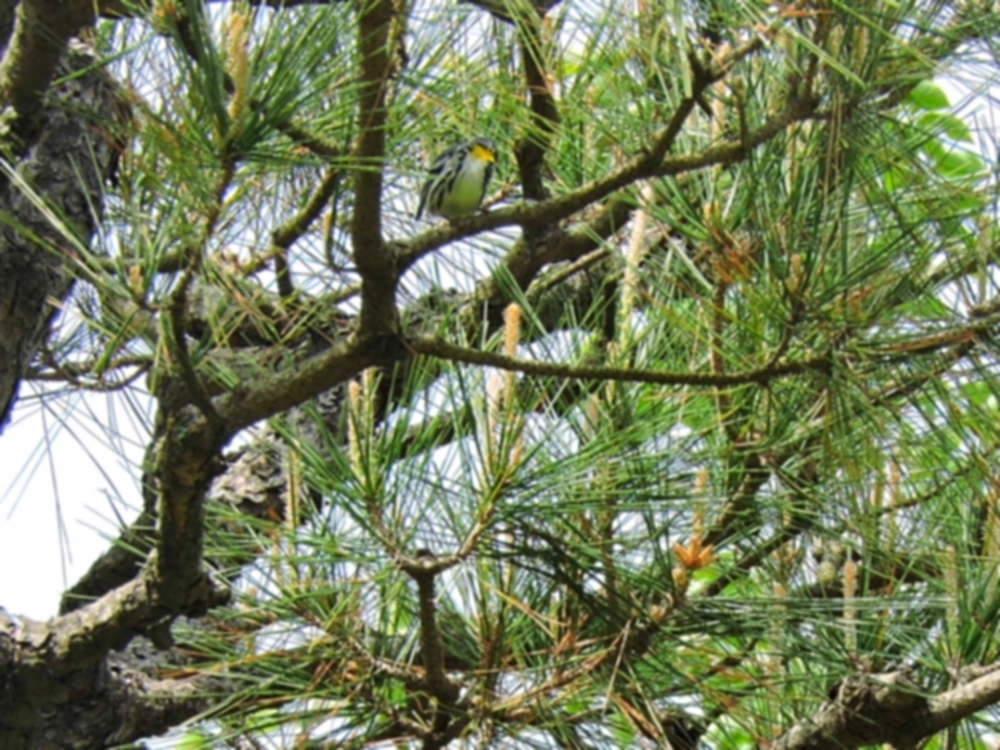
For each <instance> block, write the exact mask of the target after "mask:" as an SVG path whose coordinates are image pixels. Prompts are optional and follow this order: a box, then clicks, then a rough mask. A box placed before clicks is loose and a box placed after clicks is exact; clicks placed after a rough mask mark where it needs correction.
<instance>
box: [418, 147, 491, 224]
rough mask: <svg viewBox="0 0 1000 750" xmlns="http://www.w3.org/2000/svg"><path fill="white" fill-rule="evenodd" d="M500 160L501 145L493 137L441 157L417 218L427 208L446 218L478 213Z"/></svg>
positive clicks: (422, 195)
mask: <svg viewBox="0 0 1000 750" xmlns="http://www.w3.org/2000/svg"><path fill="white" fill-rule="evenodd" d="M496 160H497V145H496V144H495V143H494V142H493V141H492V140H491V139H489V138H473V139H472V140H471V141H466V142H465V143H459V144H458V145H456V146H452V147H451V148H450V149H448V150H447V151H445V152H444V153H443V154H441V155H440V156H438V157H437V158H436V159H435V160H434V161H433V162H432V163H431V166H430V169H429V170H428V172H429V173H430V177H429V178H428V179H427V182H425V183H424V187H423V189H422V190H421V191H420V207H419V208H418V209H417V218H418V219H419V218H420V217H421V216H422V215H423V213H424V209H426V210H427V213H429V214H433V215H435V216H443V217H444V218H446V219H457V218H459V217H462V216H469V215H470V214H474V213H475V212H476V211H477V210H478V209H479V204H480V203H482V202H483V196H485V195H486V186H487V185H489V183H490V178H491V177H492V176H493V166H494V164H495V163H496Z"/></svg>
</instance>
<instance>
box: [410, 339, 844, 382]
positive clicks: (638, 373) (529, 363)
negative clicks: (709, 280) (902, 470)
mask: <svg viewBox="0 0 1000 750" xmlns="http://www.w3.org/2000/svg"><path fill="white" fill-rule="evenodd" d="M407 345H408V346H409V348H410V349H412V350H413V351H415V352H417V353H418V354H426V355H429V356H432V357H440V358H442V359H447V360H451V361H453V362H464V363H466V364H471V365H485V366H488V367H497V368H499V369H501V370H513V371H515V372H523V373H525V374H526V375H544V376H554V377H560V378H576V379H581V380H614V381H618V382H624V383H656V384H659V385H686V386H692V387H708V388H712V387H715V388H724V387H728V386H734V385H745V384H748V383H767V382H769V381H771V380H775V379H777V378H782V377H787V376H789V375H795V374H798V373H802V372H807V371H809V370H817V371H824V370H827V369H829V367H830V364H831V361H830V357H829V355H819V356H815V357H810V358H808V359H803V360H793V361H788V362H782V363H779V364H776V365H774V366H772V367H769V368H763V367H760V368H756V369H753V370H744V371H742V372H733V373H726V374H723V375H714V374H712V373H697V372H671V371H657V370H634V369H630V368H618V367H582V366H573V365H565V364H560V363H558V362H538V361H534V360H527V359H521V358H518V357H508V356H505V355H502V354H494V353H491V352H483V351H479V350H477V349H468V348H465V347H461V346H455V345H454V344H449V343H447V342H445V341H441V340H440V339H433V338H410V339H407Z"/></svg>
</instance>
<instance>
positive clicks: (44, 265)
mask: <svg viewBox="0 0 1000 750" xmlns="http://www.w3.org/2000/svg"><path fill="white" fill-rule="evenodd" d="M92 63H93V58H91V57H90V56H89V55H87V54H86V52H85V51H83V50H82V49H73V50H70V51H69V52H68V53H67V55H66V57H65V58H64V59H63V61H62V63H60V70H59V73H60V74H63V75H65V74H68V73H70V72H72V71H75V70H82V69H84V68H86V67H87V66H89V65H91V64H92ZM48 103H49V106H48V107H47V109H46V111H45V125H44V127H43V128H42V129H41V131H40V133H39V135H38V139H37V141H36V142H35V143H34V145H33V146H31V147H30V148H29V149H28V150H27V152H26V153H25V155H24V157H23V158H22V159H20V160H19V161H18V162H17V163H16V168H17V173H18V175H19V176H20V177H21V178H22V179H23V184H21V183H20V181H11V180H9V179H5V180H2V181H0V185H2V189H0V205H2V206H3V207H4V216H5V220H4V222H3V226H2V228H0V431H2V429H3V427H4V425H5V424H6V422H7V420H8V419H9V418H10V413H11V410H12V409H13V406H14V402H15V400H16V398H17V393H18V385H19V383H20V380H21V379H22V378H23V377H24V375H25V372H26V371H27V369H28V366H29V365H30V364H31V361H32V359H33V358H34V356H35V354H36V353H37V352H38V350H39V347H40V346H41V345H42V344H43V343H44V341H45V339H46V337H47V335H48V332H49V329H50V327H51V324H52V322H53V319H54V318H55V317H56V314H57V312H58V303H59V302H61V301H62V300H64V299H66V297H67V296H68V294H69V292H70V290H71V289H72V285H73V274H72V272H71V271H70V267H71V266H72V264H73V255H74V249H73V239H72V238H70V237H67V236H65V235H64V234H62V233H60V232H59V231H58V230H57V229H56V228H55V227H53V225H52V221H51V219H50V218H47V217H46V216H45V215H44V214H43V213H42V212H41V211H39V209H38V208H37V206H36V202H35V201H36V197H37V198H38V199H41V200H42V201H44V202H45V204H46V205H47V206H48V207H50V208H51V209H53V211H54V213H55V214H56V215H57V216H59V217H61V219H62V220H63V222H64V224H65V227H66V228H67V229H68V230H69V231H70V232H72V235H73V237H74V238H75V240H76V241H78V242H80V243H83V244H86V243H88V242H89V239H90V236H91V233H92V232H93V230H94V226H95V221H96V220H97V219H98V217H99V215H100V211H101V207H102V190H101V186H102V184H103V182H104V180H105V178H106V177H107V176H108V174H109V172H110V170H111V169H112V165H113V163H114V161H115V157H116V155H117V150H116V146H115V143H114V140H113V137H112V134H111V133H109V132H108V126H109V123H112V122H114V114H115V112H116V108H117V106H118V105H117V100H116V98H115V89H114V85H113V83H112V81H111V80H110V79H109V78H108V77H107V76H106V75H105V74H104V73H102V72H101V71H99V70H90V71H88V72H87V73H85V74H83V75H81V76H78V77H74V78H72V79H68V80H65V81H63V82H62V83H60V84H59V86H57V87H56V88H54V89H53V91H52V92H51V94H50V96H49V97H48Z"/></svg>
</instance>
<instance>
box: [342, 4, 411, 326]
mask: <svg viewBox="0 0 1000 750" xmlns="http://www.w3.org/2000/svg"><path fill="white" fill-rule="evenodd" d="M395 13H396V8H395V7H394V2H393V0H367V1H366V2H364V3H362V4H361V6H360V9H359V10H358V53H359V57H360V67H361V90H360V94H359V100H360V107H359V110H360V111H359V114H358V118H359V119H358V128H359V130H360V136H359V137H358V142H357V145H356V146H355V149H354V154H353V155H354V157H355V158H356V159H357V160H358V162H359V164H360V169H358V171H357V172H356V173H355V178H354V180H355V186H354V189H355V198H354V215H353V216H352V217H351V240H352V242H353V245H354V262H355V265H357V268H358V273H359V274H361V330H362V331H365V332H368V333H391V332H393V331H395V330H396V329H397V327H398V320H397V318H398V313H397V311H396V300H395V297H396V284H397V282H398V280H399V276H398V273H397V272H396V264H395V262H394V258H393V256H392V253H391V252H390V251H389V249H388V248H387V246H386V244H385V241H384V239H383V237H382V170H383V164H382V162H383V159H384V157H385V124H386V94H387V89H388V86H389V80H390V77H391V75H392V72H393V71H392V60H391V58H390V54H391V45H390V36H391V35H390V28H391V26H392V25H393V22H394V16H395Z"/></svg>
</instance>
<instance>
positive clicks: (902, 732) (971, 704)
mask: <svg viewBox="0 0 1000 750" xmlns="http://www.w3.org/2000/svg"><path fill="white" fill-rule="evenodd" d="M997 701H1000V670H998V671H992V672H989V673H988V674H986V675H984V676H982V677H979V678H978V679H975V680H972V681H971V682H969V683H966V684H965V685H960V686H958V687H956V688H954V689H952V690H948V691H946V692H943V693H939V694H938V695H934V696H929V697H927V696H925V695H924V694H923V691H922V690H921V689H920V688H919V687H918V686H917V685H914V684H913V683H912V682H911V681H910V679H909V678H908V677H907V676H906V675H905V674H903V673H901V672H891V673H888V674H882V675H867V676H859V677H850V678H848V679H846V680H844V681H843V682H842V683H841V685H840V687H839V689H838V690H837V696H836V701H834V702H832V703H828V704H826V705H824V706H823V707H822V708H820V709H819V710H818V711H817V712H816V713H814V714H813V715H812V716H810V717H808V718H806V719H803V720H802V721H800V722H798V723H797V724H796V725H795V726H793V727H792V728H790V729H789V730H788V731H787V732H785V733H784V734H783V735H781V737H780V738H778V739H777V740H776V741H775V742H774V743H773V744H772V745H771V747H773V748H775V750H847V749H848V748H854V747H861V746H863V745H870V744H876V743H887V744H889V745H892V746H894V747H896V748H916V747H917V743H918V742H919V740H921V739H923V738H924V737H928V736H929V735H932V734H934V733H935V732H939V731H941V730H942V729H945V728H947V727H949V726H952V725H954V724H955V723H956V722H957V721H959V720H961V719H963V718H965V717H967V716H971V715H972V714H974V713H975V712H976V711H981V710H982V709H984V708H986V707H987V706H990V705H993V704H995V703H996V702H997Z"/></svg>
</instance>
